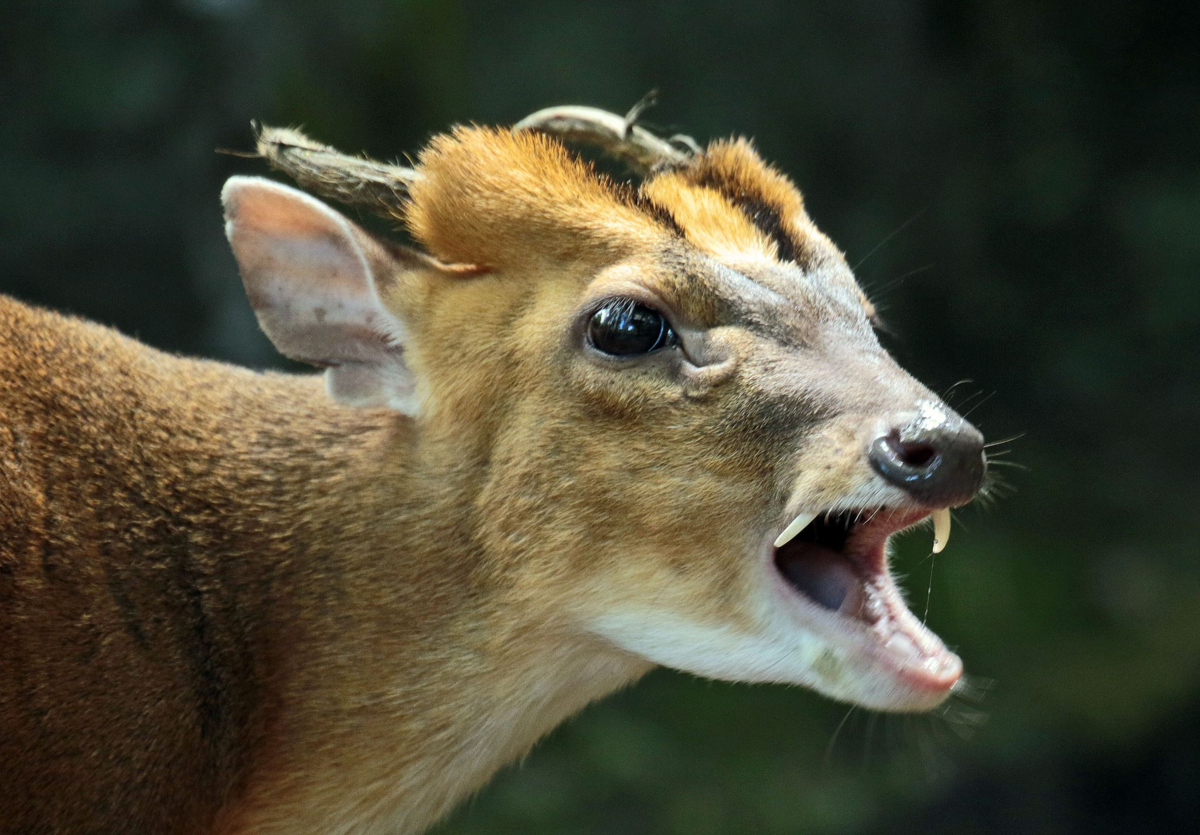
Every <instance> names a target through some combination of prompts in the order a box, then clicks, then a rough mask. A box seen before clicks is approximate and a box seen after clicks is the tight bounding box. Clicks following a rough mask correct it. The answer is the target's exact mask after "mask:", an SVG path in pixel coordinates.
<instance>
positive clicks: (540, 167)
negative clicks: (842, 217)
mask: <svg viewBox="0 0 1200 835" xmlns="http://www.w3.org/2000/svg"><path fill="white" fill-rule="evenodd" d="M419 167H420V173H421V176H420V179H419V180H417V181H416V182H415V183H414V184H413V186H412V188H411V204H410V206H409V208H408V210H407V214H406V221H407V223H408V225H409V228H410V230H411V231H412V232H413V234H414V236H415V237H416V238H417V239H418V240H419V241H421V242H422V243H423V244H424V245H425V246H426V247H427V248H428V249H429V250H430V251H431V252H432V253H433V254H434V255H436V256H437V257H439V258H441V259H442V260H445V261H452V262H459V263H471V264H475V265H478V266H480V267H484V268H487V269H495V270H499V271H500V272H508V271H512V272H529V271H530V270H531V269H532V270H533V272H534V273H535V274H538V275H552V274H578V273H579V271H580V270H583V271H584V272H586V273H587V274H590V275H593V276H595V275H603V274H605V273H606V272H609V271H610V270H609V268H611V267H612V265H620V264H626V265H631V264H636V265H638V267H639V268H640V269H642V270H643V271H644V275H643V276H642V279H641V281H642V283H643V284H644V285H646V286H648V287H649V288H650V289H651V290H652V291H653V292H655V293H657V294H659V295H660V296H662V297H663V299H664V301H666V302H668V303H670V304H672V305H673V306H675V307H676V308H677V309H679V311H680V312H681V314H683V315H685V316H688V317H690V318H692V319H693V321H695V322H696V323H697V324H717V323H720V322H729V321H730V320H731V319H737V320H754V319H768V318H769V319H770V320H771V321H777V320H780V319H781V317H782V318H785V319H786V314H788V313H789V311H790V313H791V315H793V316H798V315H807V316H808V318H811V317H812V315H813V314H814V313H818V314H819V313H824V314H825V315H826V316H827V317H828V316H829V315H832V314H841V315H846V314H849V315H853V316H857V317H858V318H860V319H861V318H862V306H863V301H864V300H863V298H862V294H861V292H860V291H859V290H858V288H857V286H856V284H855V283H854V280H853V278H852V277H851V275H850V271H849V269H848V268H847V266H846V264H845V259H844V258H843V257H842V255H841V253H840V252H839V251H838V250H837V248H836V247H835V246H834V245H833V243H832V242H831V241H830V240H829V239H828V238H827V237H826V236H825V235H824V234H822V233H821V232H820V231H819V230H818V229H817V228H816V226H815V225H814V224H813V223H812V221H811V220H810V219H809V217H808V214H807V213H806V212H805V209H804V203H803V199H802V198H801V195H800V192H799V190H797V189H796V187H795V186H794V185H793V184H792V182H791V181H790V180H789V179H788V178H787V177H786V176H784V175H783V174H782V173H781V172H779V171H778V170H777V169H775V168H774V167H772V166H771V165H769V164H767V163H766V162H764V161H763V160H762V158H761V157H759V155H758V153H757V152H756V151H755V150H754V148H753V146H752V145H751V144H750V143H749V142H748V141H746V140H742V139H734V140H721V141H717V142H713V143H711V144H709V146H708V147H707V148H705V149H703V150H699V151H697V152H696V153H695V154H694V155H692V156H690V157H688V158H686V160H684V161H682V162H680V161H676V162H674V163H672V164H671V165H668V166H664V167H661V168H658V169H654V170H652V171H650V172H649V173H648V174H646V176H645V177H644V178H643V179H642V181H641V182H640V183H639V184H637V185H633V184H629V183H620V182H614V181H613V180H611V179H610V178H608V177H606V176H605V175H603V174H599V173H597V172H596V171H595V170H594V169H593V167H592V166H591V165H590V164H588V163H587V162H585V161H583V160H582V159H580V158H579V157H578V156H577V155H575V154H573V153H572V152H571V151H570V150H569V149H568V148H567V147H566V146H565V145H563V144H562V142H560V141H559V140H557V139H555V138H553V137H549V136H546V135H544V134H539V133H531V132H513V131H505V130H498V129H487V128H458V129H455V130H454V131H453V132H452V133H450V134H445V135H442V136H439V137H435V138H434V140H433V141H432V142H431V143H430V145H429V146H427V147H426V149H425V150H424V151H423V152H422V154H421V156H420V166H419ZM839 318H841V316H840V315H839Z"/></svg>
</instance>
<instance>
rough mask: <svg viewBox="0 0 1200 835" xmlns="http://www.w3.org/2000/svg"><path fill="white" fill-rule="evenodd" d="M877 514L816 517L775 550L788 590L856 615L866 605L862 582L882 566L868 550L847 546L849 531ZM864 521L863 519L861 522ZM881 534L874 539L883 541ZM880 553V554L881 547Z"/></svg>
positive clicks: (861, 614) (776, 562) (859, 513)
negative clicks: (791, 589)
mask: <svg viewBox="0 0 1200 835" xmlns="http://www.w3.org/2000/svg"><path fill="white" fill-rule="evenodd" d="M877 515H878V512H877V511H874V510H870V511H844V512H841V513H834V514H825V515H823V516H818V517H817V518H816V519H814V520H813V521H812V522H810V523H809V524H808V526H807V527H805V528H804V529H803V530H802V531H800V533H798V534H797V535H796V536H795V537H794V538H793V539H792V540H791V541H790V542H788V543H787V544H786V545H783V546H781V547H779V548H777V549H776V552H775V565H776V567H777V568H778V569H779V572H780V573H781V574H782V575H783V576H784V577H785V578H786V579H787V581H788V582H789V583H790V584H791V585H792V587H793V588H795V589H796V590H797V591H799V592H800V593H801V594H803V595H804V596H805V597H807V598H809V599H810V600H812V601H813V602H814V603H816V604H817V605H819V606H821V607H823V608H825V609H829V610H831V611H835V612H840V613H842V614H844V615H847V616H848V617H858V618H861V616H863V615H864V614H865V613H864V611H863V609H864V604H865V603H866V594H865V589H864V583H865V582H868V581H869V580H870V579H871V575H872V574H878V573H879V572H880V571H881V570H882V569H883V565H882V564H881V560H878V559H876V560H872V559H871V558H872V557H873V556H874V555H873V554H870V553H856V552H858V551H859V550H860V549H859V548H855V549H854V550H853V551H851V550H849V549H848V548H847V543H848V541H849V540H850V539H851V537H852V534H855V533H857V531H858V529H860V528H864V527H866V526H868V525H869V524H870V522H871V521H873V519H874V518H875V517H876V516H877ZM863 520H868V521H867V523H866V524H864V521H863ZM884 537H886V534H885V535H884ZM884 537H875V539H877V540H879V544H880V545H882V539H883V538H884ZM854 538H855V539H858V537H857V536H856V537H854ZM855 544H856V545H860V546H861V545H862V544H864V543H859V542H856V543H855ZM879 552H880V553H879V556H880V557H881V556H882V548H880V549H879ZM872 562H875V563H877V564H875V565H872V564H871V563H872Z"/></svg>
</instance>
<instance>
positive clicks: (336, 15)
mask: <svg viewBox="0 0 1200 835" xmlns="http://www.w3.org/2000/svg"><path fill="white" fill-rule="evenodd" d="M1198 34H1200V6H1198V5H1197V4H1176V3H1135V2H1109V1H1108V0H1091V1H1090V2H1061V3H1028V2H1010V0H975V2H951V0H929V1H928V2H910V1H908V0H841V2H838V3H822V4H810V3H803V2H778V3H763V2H755V0H739V2H707V1H706V0H661V2H655V1H654V0H638V2H604V3H601V2H592V3H573V2H571V3H568V2H551V0H505V2H491V3H486V2H476V1H475V0H444V1H443V0H406V1H402V0H362V1H361V2H349V1H347V2H343V3H324V2H314V1H313V0H292V2H288V3H272V2H267V0H175V2H145V0H87V2H76V3H47V2H26V1H25V0H16V2H14V0H9V2H7V3H5V4H3V6H2V7H0V292H5V293H9V294H12V295H15V296H17V297H19V298H22V299H26V300H29V301H34V302H38V303H41V304H45V305H49V306H52V307H55V308H59V309H62V310H67V311H72V312H75V313H79V314H82V315H85V316H87V317H90V318H93V319H97V320H99V321H102V322H106V323H110V324H112V325H115V326H117V327H119V328H120V329H122V330H123V331H125V332H126V333H130V334H134V335H136V336H138V337H140V338H141V339H143V340H145V341H146V342H149V343H151V344H153V345H156V346H160V347H163V348H167V349H170V350H173V351H181V352H186V353H189V354H199V355H204V356H211V357H220V358H224V359H227V360H231V361H235V362H239V363H246V364H250V365H253V366H260V367H263V366H271V365H276V364H277V363H278V362H279V361H278V359H277V358H276V357H275V356H274V354H273V352H272V350H271V349H270V346H269V345H268V344H267V343H266V342H265V340H264V339H263V338H261V337H260V336H259V334H258V331H257V328H256V327H255V324H254V321H253V318H252V316H251V314H250V309H249V306H248V305H247V304H246V302H245V301H244V298H243V294H242V290H241V287H240V282H239V281H238V278H237V274H236V270H235V265H234V262H233V259H232V257H231V256H230V255H229V253H228V251H227V248H226V245H225V242H224V239H223V236H222V230H221V218H220V210H219V206H218V201H217V195H218V193H219V190H220V187H221V183H222V181H223V180H224V178H225V177H227V176H228V175H230V174H233V173H239V172H243V173H261V172H262V171H263V167H262V166H261V165H259V164H256V163H255V162H254V161H252V160H245V159H239V158H235V157H229V156H221V155H218V154H215V153H214V149H216V148H233V149H247V148H249V147H250V144H251V136H250V131H249V122H250V120H251V119H261V120H264V121H266V122H268V123H283V124H289V123H290V124H302V125H304V126H305V127H306V128H307V129H308V130H309V132H310V133H311V134H312V135H314V136H315V137H317V138H320V139H321V140H323V141H327V142H330V143H332V144H334V145H336V146H338V147H340V148H343V149H346V150H366V151H368V152H370V153H372V154H374V155H376V156H380V157H385V158H386V157H396V156H399V155H401V154H402V153H404V152H406V151H412V150H415V149H416V148H418V147H419V146H420V145H421V143H422V142H423V141H424V140H425V139H426V138H427V137H428V136H429V135H430V133H431V132H434V131H437V130H440V129H443V128H444V127H445V126H447V125H449V124H451V123H454V122H464V121H478V122H483V123H495V122H499V123H505V122H512V121H515V120H517V119H519V118H521V117H522V116H524V115H525V114H527V113H529V112H532V111H533V110H536V109H538V108H540V107H543V106H546V105H549V104H562V103H584V104H593V105H600V106H603V107H606V108H608V109H611V110H616V111H619V112H624V110H625V109H627V108H628V107H629V106H630V105H632V104H633V103H634V102H635V101H637V100H638V99H640V98H641V97H642V96H643V95H645V94H646V93H647V91H648V90H650V89H652V88H656V89H657V90H659V92H660V96H659V98H660V105H659V106H658V107H657V108H655V109H653V110H651V111H649V112H648V113H647V114H646V116H645V120H646V122H647V123H649V124H651V125H653V126H657V127H659V128H661V129H663V130H666V131H667V132H675V131H683V132H687V133H690V134H692V135H694V136H695V137H697V138H699V139H702V140H703V139H707V138H710V137H715V136H724V135H728V134H731V133H740V134H745V135H749V136H752V137H754V138H755V140H756V141H757V143H758V146H759V147H760V149H761V150H762V152H763V153H764V155H765V156H766V157H767V158H768V159H772V160H775V161H776V162H777V163H778V164H780V165H781V166H782V167H783V168H784V170H786V171H788V172H790V173H791V174H792V175H793V176H794V178H795V179H796V181H797V182H798V183H799V184H800V185H801V187H802V188H803V190H804V191H805V194H806V198H807V201H808V206H809V210H810V213H811V214H812V215H813V217H814V218H815V219H816V220H817V222H818V223H819V224H820V225H821V226H822V227H823V228H824V229H825V230H826V231H827V232H829V233H830V234H831V235H832V237H833V238H834V240H835V241H837V242H838V243H839V244H840V245H841V246H842V247H843V248H844V249H845V251H846V252H847V254H848V256H849V259H850V261H851V263H855V264H858V265H859V266H858V273H859V275H860V278H861V280H862V282H863V283H864V285H865V286H866V287H867V288H868V289H869V290H870V291H871V293H872V295H873V296H874V297H875V299H876V301H877V302H879V303H880V305H881V306H882V307H883V308H884V310H885V315H886V318H887V320H888V322H889V323H890V325H891V327H892V329H893V330H894V331H895V334H896V336H895V337H894V338H891V340H890V343H889V344H890V347H891V348H892V349H893V350H894V351H895V353H897V355H898V356H899V357H900V359H901V360H902V361H903V362H904V363H905V364H906V365H908V367H909V368H910V369H912V370H913V371H914V372H915V373H916V374H917V375H918V376H919V377H921V378H922V379H923V380H925V381H926V382H927V383H929V384H930V385H931V386H932V387H934V388H935V389H936V390H939V391H943V392H946V391H950V394H949V398H950V400H951V402H952V403H954V404H955V405H957V406H959V407H960V408H961V409H963V410H971V412H972V418H973V419H974V420H976V421H977V422H978V424H979V425H980V426H981V427H982V428H983V429H984V430H985V431H986V432H987V433H988V434H989V436H990V437H991V438H993V439H997V440H999V439H1003V438H1009V437H1012V436H1017V437H1016V440H1013V441H1011V442H1009V443H1006V444H1004V445H1003V447H1002V449H1005V450H1009V452H1008V454H1007V455H1005V456H1003V457H1001V458H999V459H998V460H999V461H1002V462H1012V463H1014V464H1017V465H1020V466H1019V467H1003V468H999V467H998V468H997V472H999V473H1000V474H1001V475H1002V476H1003V478H1004V479H1005V481H1006V482H1007V483H1008V484H1009V485H1010V488H1009V489H1008V490H1007V491H1004V495H1002V496H1001V497H1000V498H999V500H998V501H997V502H996V503H995V504H994V507H993V508H992V509H991V510H990V511H985V510H982V509H968V510H966V511H964V512H962V513H960V514H959V519H960V523H959V524H958V526H957V527H956V530H955V533H954V538H953V541H952V543H951V545H950V548H949V549H948V550H947V551H946V552H945V553H944V554H942V555H939V557H938V558H937V559H936V561H934V560H931V559H930V558H929V534H928V532H927V531H926V532H923V533H921V534H918V535H915V536H913V537H910V538H909V539H907V540H905V541H904V542H902V543H901V545H900V548H899V553H898V555H897V563H898V565H899V567H900V570H901V571H903V572H904V573H905V574H907V575H908V580H907V587H908V589H909V592H910V598H911V600H912V601H913V606H914V608H915V609H916V610H917V611H919V612H920V611H925V610H927V612H928V619H929V621H930V623H931V624H932V625H933V626H934V628H935V629H936V630H937V631H938V632H939V633H940V634H942V635H943V636H945V637H946V639H947V640H948V642H950V643H951V644H953V645H956V646H957V648H958V649H959V651H960V653H961V654H962V655H963V657H964V658H965V660H966V664H967V667H968V670H969V672H970V674H971V675H972V682H973V685H974V686H973V687H972V688H971V690H970V691H969V692H968V693H967V694H965V695H964V697H962V698H958V699H955V700H954V702H953V703H952V704H951V705H949V706H948V708H947V709H946V710H945V711H943V712H941V713H939V714H936V715H933V716H928V717H916V718H913V717H908V718H906V717H894V716H892V717H889V716H878V715H872V714H869V713H865V712H863V711H859V710H855V711H850V712H849V713H847V710H846V708H845V707H844V706H840V705H836V704H833V703H830V702H828V701H825V700H823V699H821V698H819V697H817V696H815V695H813V694H811V693H807V692H804V691H801V690H798V689H786V688H780V687H749V686H735V685H727V684H717V683H711V682H705V681H700V680H695V679H692V678H689V677H686V676H682V675H678V674H675V673H671V672H667V671H659V672H656V673H654V674H652V675H651V676H650V677H649V678H648V679H646V680H645V681H644V682H642V683H641V684H639V685H638V686H637V687H636V688H634V689H632V690H630V691H628V692H625V693H622V694H620V695H618V696H617V697H615V698H611V699H608V700H607V701H605V702H603V703H602V704H600V705H597V706H595V707H593V708H592V709H590V710H588V711H587V712H585V713H584V714H582V715H581V716H580V717H578V718H577V719H575V720H573V721H572V722H570V723H569V724H568V725H566V726H565V727H563V728H561V729H559V730H558V731H557V732H555V733H554V734H553V735H552V736H551V737H550V738H549V739H548V740H547V741H546V742H545V743H543V744H542V745H541V746H539V747H538V748H537V749H536V750H535V751H534V753H533V754H532V755H531V756H530V757H529V758H528V760H527V761H526V762H525V763H524V764H523V765H521V766H520V767H519V768H514V769H509V770H507V771H505V772H504V773H502V774H501V775H500V776H499V778H498V779H497V780H495V781H494V782H493V783H492V784H491V785H490V786H489V787H488V788H487V789H486V790H485V791H484V792H482V794H481V795H480V796H479V797H478V798H477V799H476V800H474V801H473V802H471V803H470V804H468V805H466V806H464V807H463V808H461V809H459V810H458V811H457V812H456V813H455V814H454V815H453V817H452V818H451V819H450V820H449V821H447V822H446V823H445V824H444V825H442V826H441V827H440V828H439V829H438V830H437V831H438V832H440V833H445V834H446V835H449V833H461V834H462V835H465V834H466V833H479V834H480V835H482V833H539V832H581V833H695V834H696V835H703V833H741V832H764V833H876V832H879V833H882V832H888V833H897V832H899V833H906V832H913V833H917V832H921V833H943V832H944V833H976V832H978V833H1024V832H1045V833H1066V832H1088V833H1105V832H1112V833H1118V832H1120V833H1128V832H1182V831H1194V830H1193V829H1192V827H1194V826H1195V821H1196V820H1197V819H1200V789H1197V786H1198V785H1200V753H1198V752H1200V746H1198V742H1200V622H1198V620H1197V613H1198V612H1200V561H1198V560H1197V559H1196V556H1197V547H1196V543H1195V540H1194V537H1195V534H1196V524H1195V518H1196V514H1197V510H1196V508H1197V505H1198V503H1200V502H1198V499H1200V496H1198V491H1197V489H1196V477H1195V471H1196V468H1197V462H1200V448H1198V447H1200V445H1198V444H1197V435H1198V433H1200V396H1198V393H1200V387H1198V385H1197V384H1198V383H1200V379H1198V377H1200V363H1197V362H1196V343H1197V337H1198V336H1200V330H1198V328H1197V321H1198V320H1200V281H1198V280H1197V279H1198V276H1197V272H1198V269H1197V268H1198V267H1200V164H1198V159H1200V153H1198V152H1200V49H1197V46H1196V43H1197V35H1198ZM964 379H966V380H970V381H972V382H965V383H961V384H959V385H955V384H956V383H960V381H962V380H964ZM0 419H3V418H2V416H0ZM1021 467H1023V468H1024V469H1022V468H1021Z"/></svg>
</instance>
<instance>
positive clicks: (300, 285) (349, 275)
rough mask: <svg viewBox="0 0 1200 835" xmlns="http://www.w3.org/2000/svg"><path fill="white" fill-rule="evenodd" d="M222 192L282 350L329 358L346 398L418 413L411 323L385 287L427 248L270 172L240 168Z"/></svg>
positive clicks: (249, 290)
mask: <svg viewBox="0 0 1200 835" xmlns="http://www.w3.org/2000/svg"><path fill="white" fill-rule="evenodd" d="M221 202H222V203H223V205H224V207H225V219H226V220H225V234H226V236H227V237H228V238H229V243H230V245H231V246H232V248H233V253H234V255H235V256H236V258H237V261H238V266H239V268H240V270H241V274H242V282H243V284H244V285H245V287H246V295H247V296H248V297H249V299H250V303H251V305H252V306H253V307H254V312H255V315H256V316H257V317H258V321H259V324H260V325H261V326H262V329H263V331H264V332H266V334H267V336H268V337H269V338H270V339H271V342H272V343H274V345H275V347H276V348H277V349H279V351H280V353H282V354H284V355H285V356H288V357H291V358H292V359H296V360H300V361H302V362H308V363H312V364H313V365H317V366H321V367H324V368H326V369H327V370H326V372H325V380H326V386H327V388H328V390H329V393H330V395H332V396H333V397H334V398H335V399H336V400H338V401H340V402H342V403H345V404H347V405H350V406H358V407H364V408H366V407H390V408H393V409H396V410H398V411H401V412H404V413H406V414H409V415H414V414H416V412H417V411H418V405H419V404H418V402H417V397H416V381H415V379H414V376H413V373H412V371H411V369H410V368H409V365H408V363H407V362H406V358H405V352H406V343H407V342H408V338H409V336H408V335H409V331H410V329H409V328H408V327H407V326H406V324H405V323H404V322H403V321H402V319H401V318H400V316H398V315H397V314H396V312H394V311H393V310H391V309H389V308H388V307H386V306H385V305H384V304H383V301H382V297H383V296H385V295H386V296H388V297H389V298H390V297H393V296H395V295H396V294H394V293H387V292H386V291H387V290H388V289H389V288H391V287H392V285H393V284H394V283H395V282H397V281H400V280H402V279H403V278H404V277H405V275H406V274H408V273H411V272H413V271H415V270H418V269H420V267H421V266H423V265H422V263H421V261H422V257H421V256H419V255H418V254H417V253H415V252H414V253H404V252H397V251H396V250H393V249H392V248H391V247H388V246H385V245H384V244H381V243H380V242H378V241H376V240H375V239H374V238H372V237H371V236H370V235H369V234H367V233H366V232H364V231H363V230H362V229H360V228H359V227H358V226H356V225H355V224H353V223H351V222H350V221H349V220H347V219H346V218H345V217H343V216H342V215H340V214H338V213H337V212H335V211H334V210H333V209H331V208H329V207H328V206H326V205H325V204H324V203H322V202H320V201H319V200H316V199H315V198H313V197H310V196H309V195H307V194H305V193H304V192H301V191H297V190H296V189H294V188H290V187H288V186H285V185H281V184H279V183H276V182H273V181H271V180H266V179H263V178H261V177H231V178H230V179H229V180H228V182H226V183H225V188H224V189H223V190H222V191H221Z"/></svg>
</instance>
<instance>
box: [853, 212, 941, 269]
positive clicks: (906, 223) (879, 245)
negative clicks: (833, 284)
mask: <svg viewBox="0 0 1200 835" xmlns="http://www.w3.org/2000/svg"><path fill="white" fill-rule="evenodd" d="M927 211H929V207H928V206H926V207H925V208H924V209H921V210H920V211H918V212H917V213H916V214H915V215H913V216H912V217H910V218H909V219H908V220H906V221H904V222H903V223H901V224H900V225H899V226H897V227H896V229H895V231H893V232H892V233H891V234H890V235H888V236H887V237H886V238H884V239H883V240H882V241H880V242H879V243H877V244H876V245H875V248H874V249H872V250H871V251H870V252H868V253H867V254H866V255H864V256H863V257H862V258H859V259H858V263H857V264H855V265H854V266H853V267H851V268H850V271H851V272H854V271H857V270H858V268H859V267H861V266H862V265H863V263H864V262H865V261H866V260H867V259H868V258H870V257H871V256H872V255H874V254H875V253H876V252H878V251H879V250H880V249H882V248H883V245H884V244H886V243H887V242H888V241H890V240H891V239H892V238H894V237H896V236H897V235H899V234H900V233H901V232H903V231H904V230H905V229H907V228H908V227H909V225H911V224H912V222H913V221H915V220H916V219H917V218H919V217H920V216H921V215H923V214H925V213H926V212H927Z"/></svg>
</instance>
